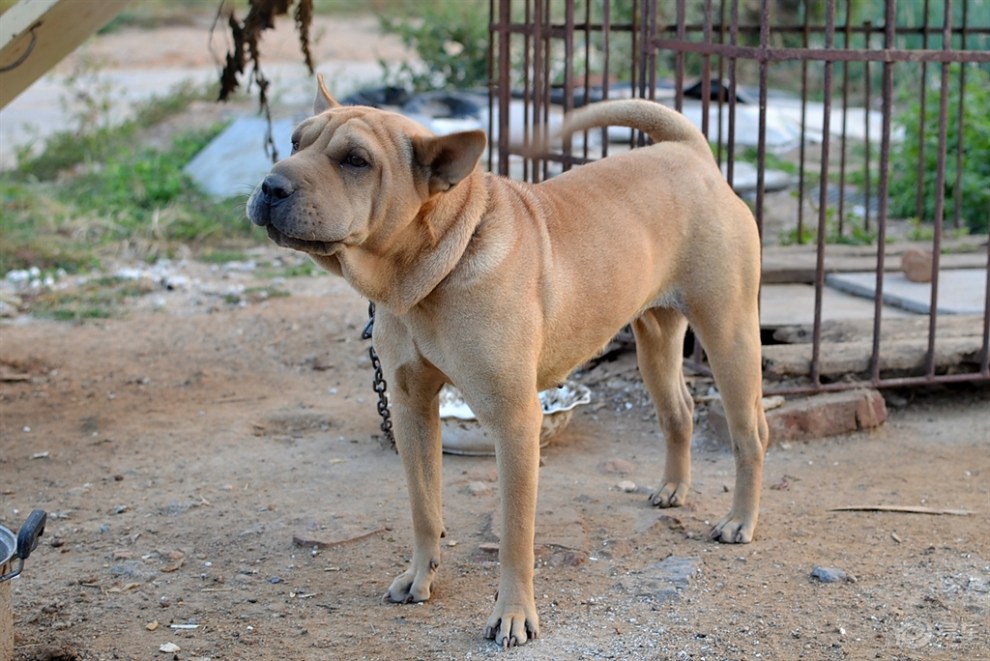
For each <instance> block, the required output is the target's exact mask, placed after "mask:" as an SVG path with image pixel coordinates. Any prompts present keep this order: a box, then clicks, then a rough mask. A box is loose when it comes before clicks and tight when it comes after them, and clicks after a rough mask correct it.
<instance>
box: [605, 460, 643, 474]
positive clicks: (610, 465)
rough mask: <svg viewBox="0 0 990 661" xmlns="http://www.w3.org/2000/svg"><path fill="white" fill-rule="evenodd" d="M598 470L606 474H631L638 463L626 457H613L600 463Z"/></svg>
mask: <svg viewBox="0 0 990 661" xmlns="http://www.w3.org/2000/svg"><path fill="white" fill-rule="evenodd" d="M598 470H599V471H601V472H602V473H604V474H605V475H629V474H630V473H632V472H633V471H635V470H636V465H635V464H633V463H632V462H631V461H627V460H625V459H619V458H612V459H608V460H606V461H603V462H601V463H600V464H598Z"/></svg>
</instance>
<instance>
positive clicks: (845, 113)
mask: <svg viewBox="0 0 990 661" xmlns="http://www.w3.org/2000/svg"><path fill="white" fill-rule="evenodd" d="M850 2H851V0H846V20H845V21H844V22H843V30H842V34H843V38H844V40H845V41H844V43H843V48H849V39H850V36H851V35H852V23H851V21H852V7H851V6H850ZM848 127H849V62H845V61H844V62H842V139H841V141H840V142H839V201H838V205H837V210H836V214H835V216H836V220H837V221H838V228H837V232H838V235H839V236H840V237H842V236H845V224H846V151H847V149H848V146H849V140H848V135H849V132H848V130H847V129H848Z"/></svg>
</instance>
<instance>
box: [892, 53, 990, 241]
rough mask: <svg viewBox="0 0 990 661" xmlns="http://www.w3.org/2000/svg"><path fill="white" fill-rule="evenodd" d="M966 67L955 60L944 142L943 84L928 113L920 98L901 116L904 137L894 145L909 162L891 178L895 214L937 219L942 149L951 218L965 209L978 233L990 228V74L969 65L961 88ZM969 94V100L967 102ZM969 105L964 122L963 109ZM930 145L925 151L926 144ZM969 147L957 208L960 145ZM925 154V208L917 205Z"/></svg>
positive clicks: (896, 157) (899, 159)
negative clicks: (941, 126) (960, 110)
mask: <svg viewBox="0 0 990 661" xmlns="http://www.w3.org/2000/svg"><path fill="white" fill-rule="evenodd" d="M961 72H962V69H961V68H960V67H959V66H956V65H954V66H953V67H952V70H951V73H950V76H949V89H948V107H949V112H948V114H947V117H946V140H945V144H944V145H943V144H939V112H938V107H939V94H940V91H939V89H938V86H936V87H935V88H934V89H931V90H929V91H928V94H927V97H926V105H927V109H926V112H925V114H924V116H922V114H921V103H920V100H919V99H915V100H914V101H913V102H912V103H911V104H910V105H909V106H908V108H907V110H905V111H904V112H902V113H901V114H900V115H899V116H898V118H897V121H898V123H899V124H900V125H902V126H903V127H904V139H903V141H901V142H900V143H899V144H898V145H897V146H896V147H895V149H894V153H893V159H892V160H893V162H894V163H901V164H903V167H896V168H892V170H891V179H890V200H891V214H892V215H895V216H901V217H906V218H913V217H917V216H919V215H920V216H921V220H922V221H925V222H932V221H933V220H934V217H935V198H936V183H937V182H936V168H937V164H938V156H939V153H940V152H941V153H944V154H945V184H944V187H943V190H942V193H943V196H944V197H943V199H944V212H943V216H944V218H945V219H947V220H948V219H951V218H954V217H955V214H956V213H957V211H958V213H959V215H960V217H961V218H962V220H963V222H964V223H965V224H966V226H967V227H968V228H969V229H970V231H973V232H978V233H982V232H986V231H987V217H988V215H990V115H988V114H987V108H990V75H988V74H987V73H986V72H985V71H983V70H981V69H978V68H976V67H972V68H968V69H966V82H965V86H964V87H963V89H960V85H959V80H960V74H961ZM963 97H965V102H964V101H963ZM960 104H963V105H962V108H963V117H962V124H961V125H960V121H959V113H958V111H957V109H958V108H959V107H960ZM922 143H923V144H924V154H923V156H922V153H921V150H922V148H921V147H920V145H921V144H922ZM960 148H962V150H963V163H962V165H963V171H962V173H961V177H959V181H958V184H959V190H958V193H959V195H960V205H959V208H958V210H957V209H956V194H957V174H958V169H957V163H956V153H957V150H958V149H960ZM922 158H923V170H924V172H923V173H922V180H921V190H922V208H921V209H918V208H917V205H916V195H917V189H918V170H917V167H915V166H916V164H917V163H918V161H919V160H922Z"/></svg>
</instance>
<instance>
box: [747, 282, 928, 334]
mask: <svg viewBox="0 0 990 661" xmlns="http://www.w3.org/2000/svg"><path fill="white" fill-rule="evenodd" d="M882 315H883V318H884V319H893V318H903V317H913V316H914V315H913V314H911V313H909V312H906V311H904V310H901V309H898V308H894V307H891V306H884V308H883V311H882ZM872 318H873V301H872V300H869V301H868V300H865V299H864V298H862V297H860V296H852V295H850V294H846V293H844V292H841V291H836V290H835V289H830V288H828V287H826V288H825V289H824V290H822V320H823V321H832V320H847V319H872ZM814 321H815V287H814V285H808V284H784V285H764V286H763V291H762V294H761V296H760V323H761V325H762V326H763V327H764V328H776V327H779V326H790V325H794V324H811V323H814Z"/></svg>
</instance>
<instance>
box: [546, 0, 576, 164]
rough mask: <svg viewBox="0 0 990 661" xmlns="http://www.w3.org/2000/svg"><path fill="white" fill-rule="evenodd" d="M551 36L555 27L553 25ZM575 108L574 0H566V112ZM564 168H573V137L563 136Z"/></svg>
mask: <svg viewBox="0 0 990 661" xmlns="http://www.w3.org/2000/svg"><path fill="white" fill-rule="evenodd" d="M551 20H552V19H551ZM550 34H551V36H553V28H552V27H551V33H550ZM572 110H574V0H564V114H565V115H566V114H567V113H569V112H571V111H572ZM562 142H563V145H562V147H561V151H562V152H563V159H562V164H563V169H564V172H566V171H568V170H570V169H571V165H572V164H573V161H572V160H571V156H572V155H573V148H574V145H573V137H572V136H571V135H570V134H568V135H565V136H563V141H562Z"/></svg>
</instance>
